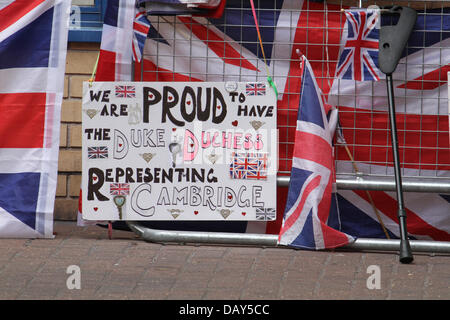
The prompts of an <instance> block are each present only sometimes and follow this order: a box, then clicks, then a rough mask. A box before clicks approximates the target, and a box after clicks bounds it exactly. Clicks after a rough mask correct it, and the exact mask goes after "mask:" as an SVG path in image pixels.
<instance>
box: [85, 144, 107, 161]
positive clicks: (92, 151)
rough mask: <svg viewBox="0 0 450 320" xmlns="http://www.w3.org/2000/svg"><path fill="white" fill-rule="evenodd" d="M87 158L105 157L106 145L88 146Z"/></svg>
mask: <svg viewBox="0 0 450 320" xmlns="http://www.w3.org/2000/svg"><path fill="white" fill-rule="evenodd" d="M87 151H88V159H107V158H108V147H88V150H87Z"/></svg>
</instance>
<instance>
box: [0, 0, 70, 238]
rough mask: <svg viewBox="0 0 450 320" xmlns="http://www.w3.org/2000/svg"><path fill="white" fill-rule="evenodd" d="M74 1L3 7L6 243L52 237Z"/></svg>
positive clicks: (23, 1)
mask: <svg viewBox="0 0 450 320" xmlns="http://www.w3.org/2000/svg"><path fill="white" fill-rule="evenodd" d="M69 12H70V1H65V0H46V1H43V0H1V1H0V119H1V120H0V238H53V213H54V207H55V190H56V181H57V175H58V152H59V136H60V134H59V133H60V117H59V114H60V113H61V102H62V93H63V84H64V81H63V80H64V68H65V65H66V60H65V58H66V50H67V34H68V22H69Z"/></svg>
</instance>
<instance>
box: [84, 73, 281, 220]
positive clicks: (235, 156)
mask: <svg viewBox="0 0 450 320" xmlns="http://www.w3.org/2000/svg"><path fill="white" fill-rule="evenodd" d="M82 122H83V129H82V130H83V151H82V157H83V172H82V190H83V192H82V197H83V198H82V204H83V208H82V211H83V218H84V219H86V220H174V219H177V220H264V221H267V220H274V219H275V217H276V212H275V208H276V171H277V158H278V152H277V151H278V150H277V130H276V97H275V93H274V92H273V90H272V89H271V87H270V86H269V84H268V83H264V82H247V83H246V82H189V83H182V82H94V83H92V84H89V83H88V82H85V83H84V86H83V110H82Z"/></svg>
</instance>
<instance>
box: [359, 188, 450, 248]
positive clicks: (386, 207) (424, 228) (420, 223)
mask: <svg viewBox="0 0 450 320" xmlns="http://www.w3.org/2000/svg"><path fill="white" fill-rule="evenodd" d="M353 192H355V193H356V194H357V195H359V196H360V197H361V198H363V199H364V200H366V201H367V202H369V199H368V197H367V194H366V192H365V191H363V190H354V191H353ZM369 192H370V195H371V197H372V199H373V201H374V203H375V206H376V207H377V208H378V209H379V210H380V211H381V212H383V213H384V214H385V215H386V216H388V217H389V218H390V219H392V220H393V221H395V222H396V223H398V217H397V201H396V200H395V199H394V198H392V197H390V196H389V195H388V194H387V193H385V192H383V191H369ZM406 224H407V227H408V232H409V233H411V234H414V235H423V236H429V237H431V238H432V239H433V240H437V241H449V240H450V235H449V234H448V233H447V232H445V231H443V230H439V229H437V228H435V227H433V226H432V225H430V224H429V223H427V222H426V221H425V220H423V219H422V218H421V217H420V216H419V215H417V214H416V213H415V212H413V211H411V210H409V209H408V208H406Z"/></svg>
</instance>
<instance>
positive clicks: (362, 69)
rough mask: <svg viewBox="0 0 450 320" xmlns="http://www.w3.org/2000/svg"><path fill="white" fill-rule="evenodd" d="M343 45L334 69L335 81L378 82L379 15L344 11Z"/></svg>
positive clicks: (376, 12)
mask: <svg viewBox="0 0 450 320" xmlns="http://www.w3.org/2000/svg"><path fill="white" fill-rule="evenodd" d="M345 16H346V18H347V22H346V25H345V27H344V32H343V34H344V39H345V40H344V41H346V42H345V45H344V48H343V50H342V51H341V54H340V57H339V63H338V66H337V68H336V78H340V79H347V80H356V81H378V80H380V76H381V74H382V72H381V70H380V69H379V67H378V52H379V50H378V43H379V39H380V11H379V10H376V9H368V10H355V11H345Z"/></svg>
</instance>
